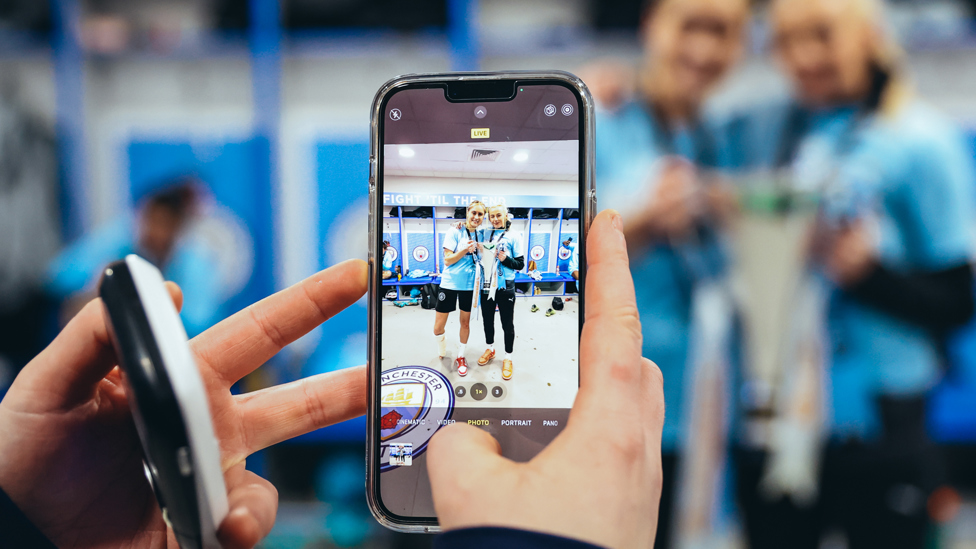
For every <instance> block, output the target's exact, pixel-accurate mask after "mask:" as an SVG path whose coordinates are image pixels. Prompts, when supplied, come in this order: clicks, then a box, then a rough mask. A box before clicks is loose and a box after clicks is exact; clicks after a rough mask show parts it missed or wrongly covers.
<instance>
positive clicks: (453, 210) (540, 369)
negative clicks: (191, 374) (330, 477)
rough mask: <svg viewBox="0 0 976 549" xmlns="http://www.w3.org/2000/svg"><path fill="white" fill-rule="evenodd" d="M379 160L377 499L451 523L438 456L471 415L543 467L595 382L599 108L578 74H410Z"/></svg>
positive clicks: (370, 458)
mask: <svg viewBox="0 0 976 549" xmlns="http://www.w3.org/2000/svg"><path fill="white" fill-rule="evenodd" d="M371 128H372V135H371V137H372V139H371V144H372V146H371V157H370V181H369V184H370V212H369V215H370V219H369V231H370V238H369V240H370V250H369V257H370V266H371V271H370V286H369V288H370V292H369V323H370V334H371V340H370V342H369V343H370V344H369V375H370V392H369V397H370V398H369V411H368V414H367V415H368V418H367V419H368V421H367V423H368V430H369V433H368V442H367V462H368V463H367V496H368V501H369V505H370V508H371V510H372V512H373V514H374V516H375V517H376V518H377V519H378V520H379V521H380V522H381V523H382V524H384V525H386V526H387V527H390V528H392V529H394V530H399V531H405V532H431V531H436V530H437V517H436V516H435V511H434V505H433V499H432V496H431V491H430V481H429V477H428V471H427V463H426V459H425V457H426V456H425V452H426V449H427V445H428V443H429V441H430V439H431V437H432V436H433V435H434V433H435V432H436V431H437V430H438V429H440V428H441V427H444V426H446V425H450V424H452V423H457V422H464V423H468V424H470V425H474V426H476V427H478V428H482V429H485V430H486V431H488V432H489V433H491V434H492V435H493V436H494V437H495V438H496V439H497V440H498V442H499V443H500V445H501V450H502V454H503V455H504V456H506V457H508V458H510V459H513V460H516V461H527V460H529V459H531V458H532V457H534V456H535V455H536V454H538V453H539V451H540V450H542V448H544V447H545V446H546V445H547V444H548V443H549V442H551V441H552V440H553V438H555V437H556V435H558V434H559V432H560V431H561V430H562V429H563V428H564V427H565V425H566V420H567V418H568V417H569V410H570V408H571V407H572V405H573V401H574V399H575V397H576V392H577V390H578V388H579V336H580V330H581V327H582V323H583V306H584V303H585V298H584V294H583V288H584V287H585V284H584V279H585V264H586V249H585V242H586V232H587V229H588V227H589V224H590V221H591V219H592V217H593V215H594V214H595V210H596V203H595V200H596V198H595V197H596V194H595V190H594V182H593V175H592V171H593V101H592V99H591V98H590V95H589V92H588V91H587V90H586V87H585V86H584V85H583V83H582V81H580V80H579V79H578V78H577V77H575V76H573V75H571V74H568V73H563V72H510V73H459V74H427V75H413V76H404V77H399V78H396V79H394V80H391V81H390V82H388V83H387V84H385V85H384V86H383V87H382V88H381V89H380V90H379V92H378V93H377V94H376V98H375V99H374V102H373V109H372V124H371Z"/></svg>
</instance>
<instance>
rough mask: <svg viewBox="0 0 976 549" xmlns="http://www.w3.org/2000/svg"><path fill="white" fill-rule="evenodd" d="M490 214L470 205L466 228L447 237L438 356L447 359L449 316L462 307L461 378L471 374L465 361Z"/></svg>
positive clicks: (436, 334)
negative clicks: (483, 228) (477, 271)
mask: <svg viewBox="0 0 976 549" xmlns="http://www.w3.org/2000/svg"><path fill="white" fill-rule="evenodd" d="M487 213H488V208H487V207H486V206H485V205H484V204H483V203H482V202H480V201H477V200H476V201H473V202H471V203H470V204H468V207H467V210H466V216H465V222H464V225H462V226H461V227H460V228H457V227H452V228H451V229H450V230H449V231H448V232H447V235H445V237H444V271H443V272H442V273H441V285H440V295H438V296H437V297H438V300H437V307H436V312H435V316H434V339H435V340H436V341H437V356H438V357H440V358H444V357H445V356H447V341H446V340H445V333H444V332H445V330H446V327H447V317H448V315H449V314H451V313H452V312H454V310H455V309H457V308H458V307H460V309H461V313H460V321H461V330H460V333H459V342H458V349H457V356H456V358H455V359H454V366H455V368H456V369H457V372H458V375H460V376H466V375H468V362H467V360H466V359H465V358H464V350H465V346H466V345H467V343H468V335H469V334H470V333H471V300H472V297H473V294H474V284H475V269H476V263H477V259H476V258H477V252H478V244H479V243H480V241H481V232H480V231H479V227H480V226H481V222H482V220H484V217H485V215H486V214H487Z"/></svg>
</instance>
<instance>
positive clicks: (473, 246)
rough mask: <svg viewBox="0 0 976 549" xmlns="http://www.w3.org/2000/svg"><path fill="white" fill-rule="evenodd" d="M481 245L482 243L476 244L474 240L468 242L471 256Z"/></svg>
mask: <svg viewBox="0 0 976 549" xmlns="http://www.w3.org/2000/svg"><path fill="white" fill-rule="evenodd" d="M480 245H481V243H480V242H475V241H474V240H469V241H468V253H469V254H473V253H474V252H475V250H477V249H478V247H479V246H480Z"/></svg>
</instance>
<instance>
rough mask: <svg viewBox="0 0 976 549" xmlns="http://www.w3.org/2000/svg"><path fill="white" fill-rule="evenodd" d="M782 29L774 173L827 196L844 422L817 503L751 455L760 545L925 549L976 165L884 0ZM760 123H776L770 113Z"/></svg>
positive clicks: (836, 402) (804, 12)
mask: <svg viewBox="0 0 976 549" xmlns="http://www.w3.org/2000/svg"><path fill="white" fill-rule="evenodd" d="M771 16H772V17H771V21H772V24H773V37H774V47H775V53H776V56H777V58H778V61H779V62H780V65H781V66H782V68H783V71H784V72H785V73H786V75H787V76H788V77H789V79H790V80H791V81H792V84H793V87H794V96H795V99H794V100H793V101H791V102H790V104H789V105H788V106H786V108H784V109H780V111H781V112H780V113H779V115H778V118H779V119H780V120H781V123H780V124H779V129H778V131H776V132H775V133H773V134H772V135H770V134H769V133H767V134H766V135H765V138H764V139H763V140H762V141H763V142H765V143H770V142H772V143H777V149H778V150H777V151H774V153H775V154H773V155H772V158H773V159H774V163H775V167H776V168H786V169H788V170H790V173H792V174H793V177H794V178H795V179H796V180H798V181H804V182H813V183H817V184H821V183H822V184H823V186H824V187H825V188H826V189H828V190H829V191H830V192H828V193H827V194H826V195H825V197H824V208H823V212H824V213H823V217H824V222H823V225H822V228H821V230H820V231H819V238H818V239H817V242H818V244H819V245H818V246H817V250H818V251H817V254H816V263H817V264H818V265H819V268H820V270H821V271H822V272H823V273H824V274H825V275H826V277H827V278H828V279H829V280H830V281H831V282H832V287H831V290H830V291H831V293H832V295H831V297H830V299H829V302H828V303H829V308H828V313H827V321H826V322H827V326H828V330H827V333H828V334H829V339H830V341H829V347H828V348H827V350H826V354H827V360H828V362H829V368H828V370H827V372H828V375H829V377H830V379H829V383H827V384H826V387H827V388H828V391H829V393H830V394H829V402H830V403H831V406H829V407H828V410H829V413H830V414H831V416H832V417H830V418H828V422H827V425H828V426H829V428H830V432H829V434H828V437H827V441H826V444H825V446H824V449H823V451H822V452H821V453H820V458H819V463H820V467H819V470H820V479H819V483H815V486H816V487H817V488H818V489H817V493H816V499H815V501H810V498H803V497H800V498H797V497H794V495H793V493H792V490H791V489H790V484H791V483H792V482H794V481H795V479H794V481H791V480H790V478H789V477H790V474H789V469H790V467H791V465H790V463H787V462H785V461H784V460H782V459H779V458H780V457H781V455H785V454H781V453H777V452H774V450H773V449H772V447H770V448H771V449H770V450H764V449H761V448H756V447H751V448H745V447H743V449H742V450H741V451H740V452H739V456H738V459H737V467H738V482H737V486H738V490H739V501H740V504H741V508H742V509H743V512H744V515H745V519H746V528H745V529H746V533H747V536H748V538H749V546H750V547H752V548H753V549H763V548H766V547H770V548H772V547H792V548H800V549H802V548H810V549H813V548H816V547H818V546H819V543H820V538H821V536H822V534H823V533H824V532H825V531H826V530H827V529H828V528H831V527H837V528H839V529H840V530H841V532H842V533H843V534H844V535H845V536H846V538H847V546H848V547H850V548H852V549H858V548H862V547H885V548H921V547H923V546H925V539H926V535H927V532H928V529H929V528H928V525H929V520H930V519H929V513H928V511H927V508H926V504H927V501H928V497H929V494H930V493H931V492H932V490H933V489H934V488H935V487H936V486H937V483H938V480H939V479H937V478H936V477H935V475H934V472H935V471H938V469H939V467H938V464H937V453H936V452H935V447H934V445H933V444H932V442H931V441H930V440H929V438H928V436H927V434H926V427H925V426H926V420H925V408H926V405H925V403H926V396H927V393H928V391H929V390H930V389H931V388H932V387H933V386H934V385H935V383H937V381H938V379H939V376H940V363H941V360H942V359H941V355H940V352H939V349H940V341H939V334H946V333H947V331H948V330H950V329H951V328H953V327H954V326H958V325H960V324H962V323H964V322H966V321H967V320H968V319H969V318H970V317H971V316H972V313H973V294H972V269H971V268H970V267H969V264H968V258H969V250H970V249H971V244H972V241H971V238H970V234H971V233H970V225H971V223H972V220H973V219H974V217H976V214H974V211H973V204H974V197H973V196H972V193H973V188H974V185H976V175H974V169H973V165H972V159H971V157H970V152H969V151H968V150H967V147H966V145H965V141H964V138H963V135H962V134H961V132H960V131H959V130H958V129H957V128H956V127H955V126H954V125H953V124H952V123H950V122H949V121H948V120H947V119H946V118H945V117H943V116H942V115H941V114H939V113H938V112H936V111H935V110H934V109H932V108H930V107H928V106H927V105H925V104H924V103H922V102H921V101H920V100H918V99H917V98H916V97H914V95H913V94H912V92H911V90H910V87H909V86H908V84H907V82H906V78H905V76H904V66H903V65H904V62H903V60H902V56H901V54H900V51H899V48H898V46H897V44H896V43H895V42H894V40H893V39H892V38H891V37H890V35H889V34H887V33H886V32H885V26H884V16H883V13H882V7H881V4H880V1H876V0H775V1H774V2H773V3H772V6H771ZM759 111H760V112H759V114H757V115H756V116H757V118H762V117H764V118H766V119H767V121H768V119H769V118H771V115H773V114H774V113H773V111H774V108H773V106H772V105H770V104H769V102H766V103H765V104H764V105H763V106H762V108H761V109H759ZM767 127H768V126H767ZM774 127H775V126H774ZM739 143H740V146H743V147H749V146H752V145H750V140H748V139H742V140H740V141H739ZM753 143H755V142H753ZM759 156H761V155H759ZM781 438H782V437H781ZM772 440H774V441H775V439H772ZM784 440H785V439H784ZM743 446H744V445H743ZM794 461H796V460H795V459H794ZM793 468H794V469H795V466H794V467H793ZM794 476H795V475H794Z"/></svg>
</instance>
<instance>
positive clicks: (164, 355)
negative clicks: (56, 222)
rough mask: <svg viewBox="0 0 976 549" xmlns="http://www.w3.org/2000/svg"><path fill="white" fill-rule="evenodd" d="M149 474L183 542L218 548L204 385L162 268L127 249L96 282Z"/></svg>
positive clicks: (218, 494) (217, 475)
mask: <svg viewBox="0 0 976 549" xmlns="http://www.w3.org/2000/svg"><path fill="white" fill-rule="evenodd" d="M99 295H100V296H101V298H102V303H103V307H104V309H105V313H106V320H107V322H106V325H107V326H106V327H107V328H108V332H109V337H110V338H111V340H112V345H113V347H114V348H115V352H116V356H117V357H118V360H119V367H120V369H121V370H122V374H123V375H122V381H123V385H124V387H125V392H126V395H127V398H128V399H129V403H130V407H131V410H132V416H133V421H134V423H135V426H136V431H137V432H138V435H139V441H140V443H141V446H142V451H143V464H144V467H145V470H146V477H147V478H148V479H149V483H150V485H151V487H152V490H153V493H154V494H155V496H156V500H157V502H158V503H159V507H160V510H161V511H162V513H163V518H164V520H165V521H166V523H167V524H168V525H169V526H170V527H171V528H172V530H173V533H174V535H175V536H176V539H177V542H178V543H179V544H180V547H184V548H186V549H191V548H194V549H195V548H202V549H219V547H220V542H219V540H218V539H217V530H218V529H219V527H220V523H221V522H223V520H224V518H225V517H226V516H227V513H228V509H229V507H228V500H227V487H226V485H225V483H224V474H223V471H222V470H221V467H220V447H219V444H218V442H217V436H216V434H215V430H214V427H213V421H212V419H211V413H210V405H209V400H208V398H207V392H206V387H205V385H204V382H203V379H202V377H201V376H200V373H199V370H198V369H197V364H196V360H195V359H194V356H193V353H192V351H191V350H190V344H189V340H188V338H187V335H186V330H185V329H184V327H183V323H182V322H181V321H180V317H179V313H178V312H177V311H176V307H175V306H174V305H173V300H172V298H171V297H170V295H169V293H168V292H167V291H166V287H165V286H164V284H163V276H162V273H160V271H159V269H157V268H156V267H155V266H153V265H152V264H150V263H149V262H148V261H146V260H145V259H142V258H141V257H139V256H136V255H129V256H127V257H126V258H125V259H123V260H121V261H117V262H115V263H112V264H111V265H109V266H108V267H107V268H106V269H105V271H104V272H103V275H102V279H101V282H100V284H99Z"/></svg>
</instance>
